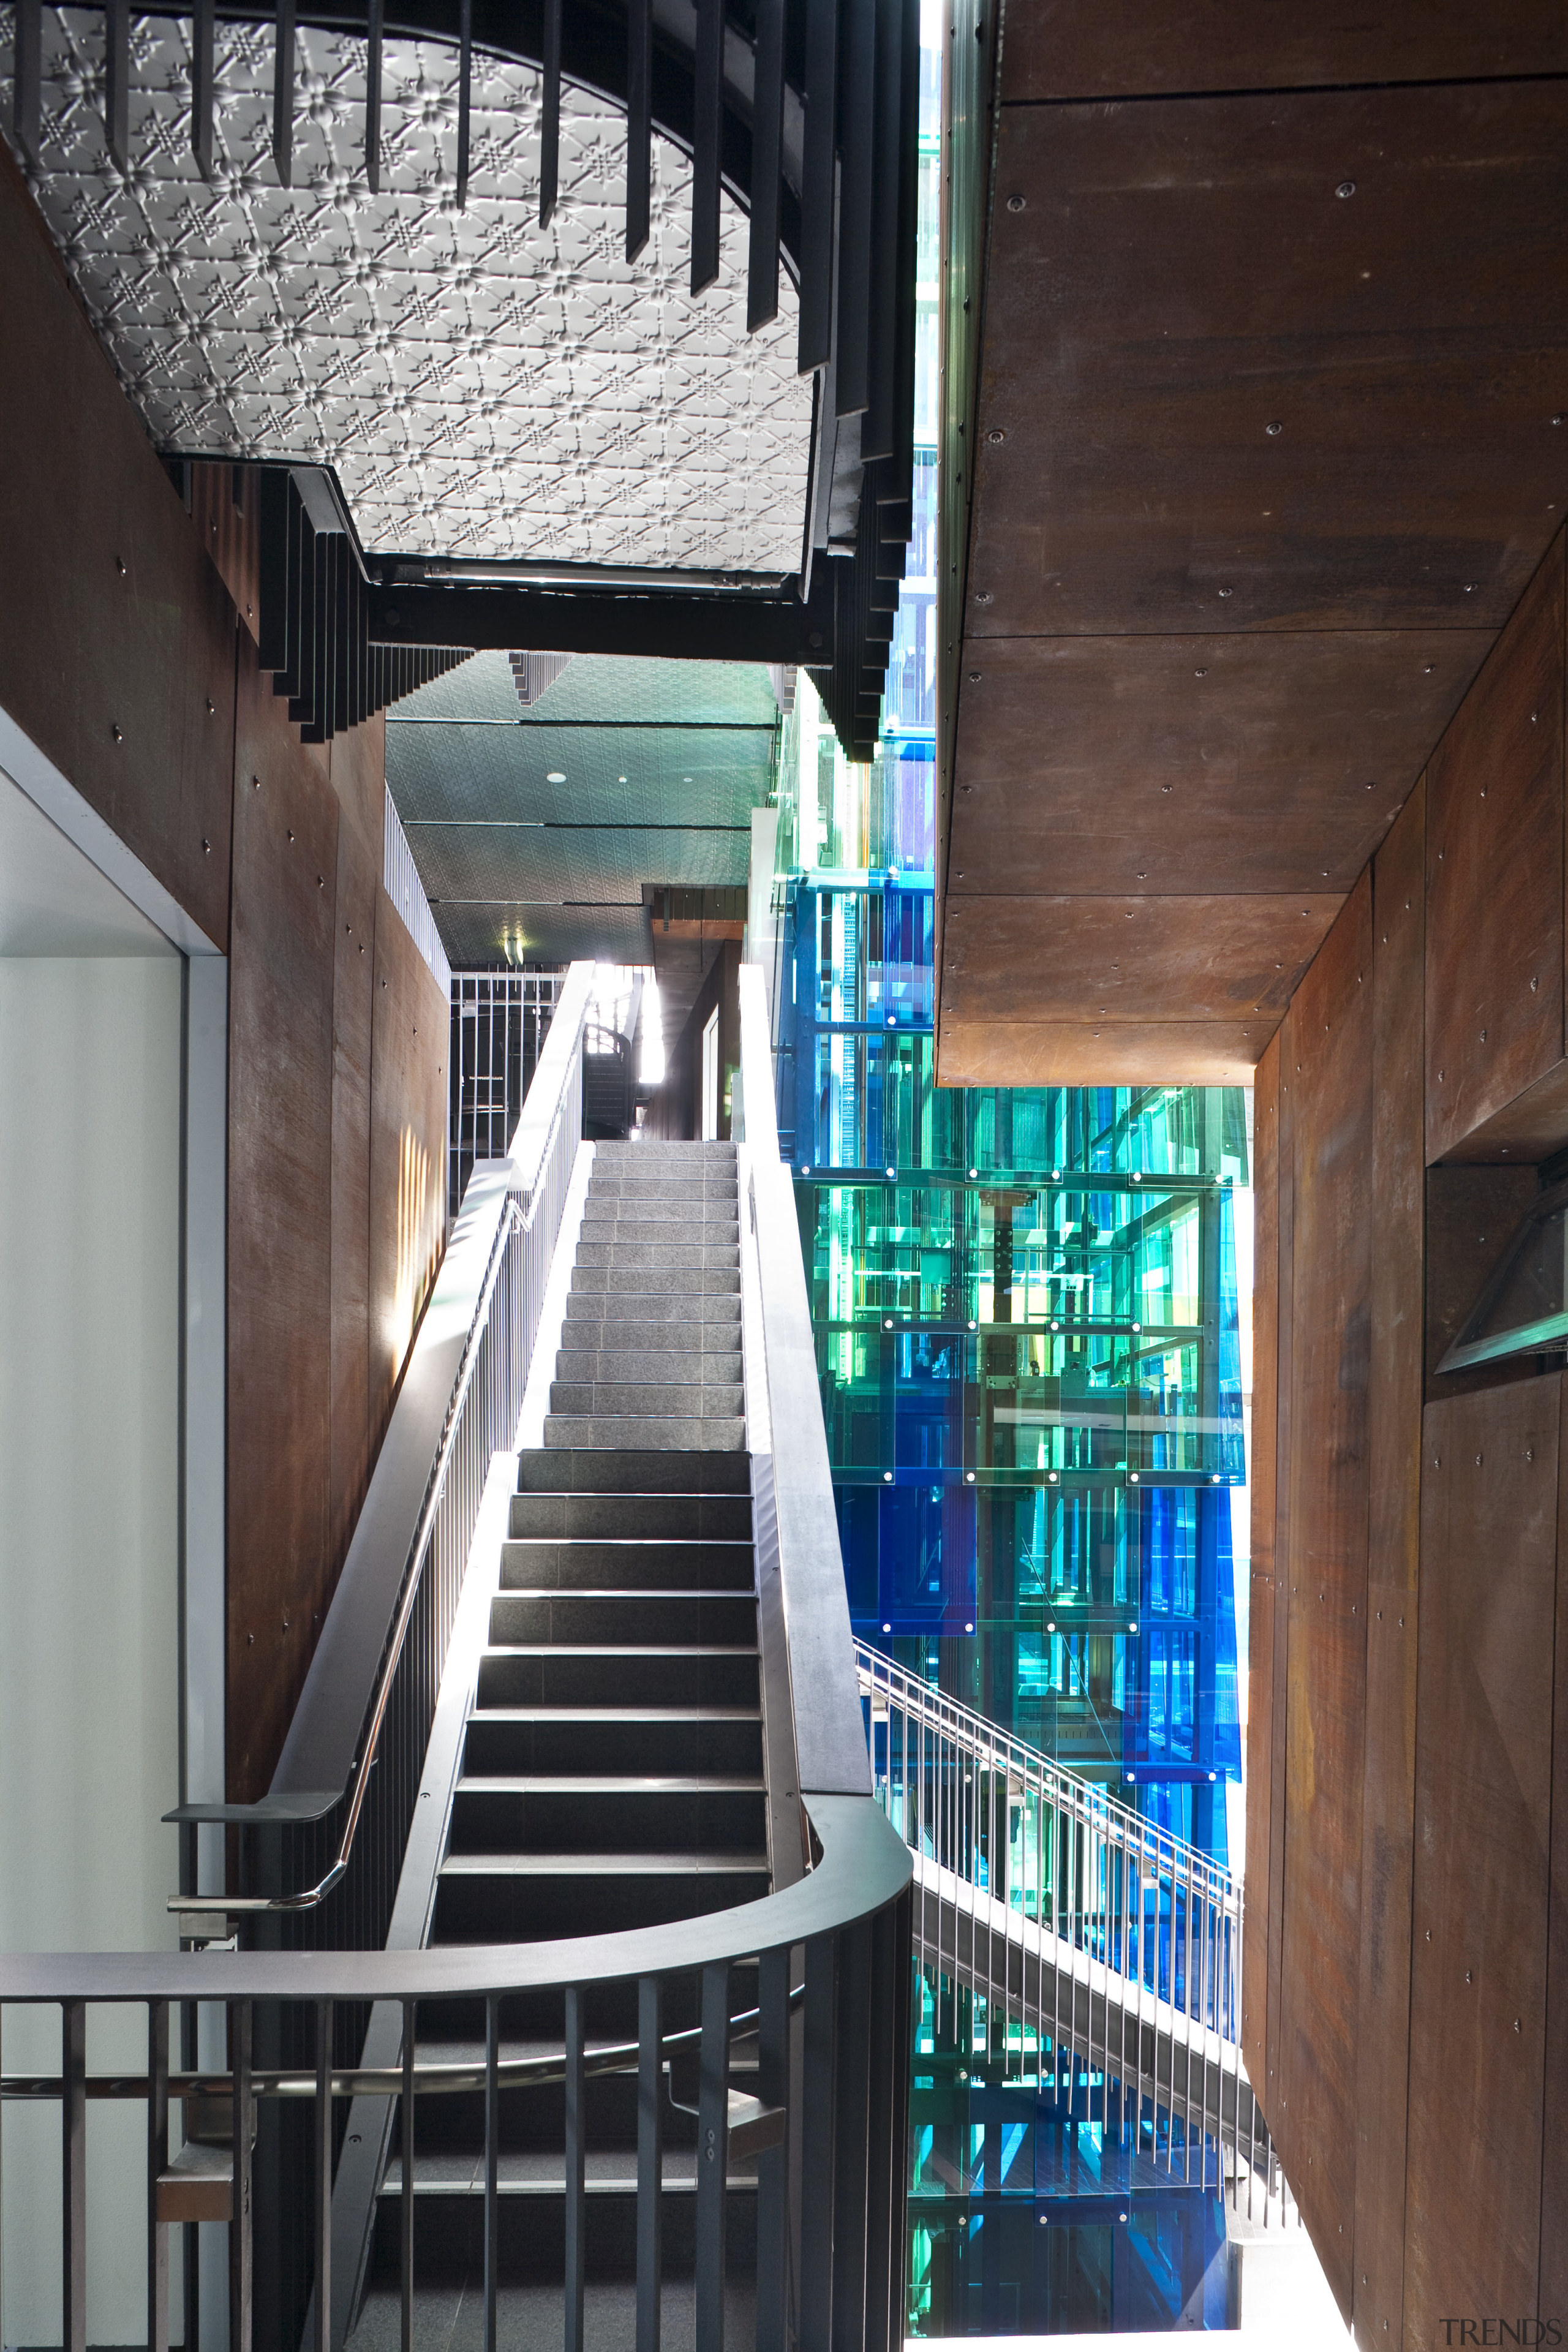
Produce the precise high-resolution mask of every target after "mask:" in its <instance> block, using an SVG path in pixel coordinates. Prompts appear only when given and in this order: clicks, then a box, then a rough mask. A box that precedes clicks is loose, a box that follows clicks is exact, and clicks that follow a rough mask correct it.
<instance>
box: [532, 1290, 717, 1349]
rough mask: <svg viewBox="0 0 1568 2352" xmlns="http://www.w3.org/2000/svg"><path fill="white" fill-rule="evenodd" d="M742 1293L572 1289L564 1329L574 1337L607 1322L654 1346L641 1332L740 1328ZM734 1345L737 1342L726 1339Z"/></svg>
mask: <svg viewBox="0 0 1568 2352" xmlns="http://www.w3.org/2000/svg"><path fill="white" fill-rule="evenodd" d="M740 1321H741V1294H740V1292H739V1291H738V1290H712V1291H705V1292H703V1293H702V1294H701V1296H700V1297H696V1298H691V1297H683V1296H682V1295H681V1293H680V1292H679V1291H678V1290H671V1291H646V1292H641V1293H638V1292H637V1291H635V1290H631V1289H627V1290H623V1291H621V1292H620V1293H619V1294H617V1295H616V1297H614V1298H612V1297H611V1295H610V1294H609V1293H608V1292H607V1291H601V1290H572V1291H568V1293H567V1295H566V1329H567V1331H568V1332H570V1333H571V1334H573V1336H574V1337H575V1335H576V1333H577V1331H578V1329H579V1328H581V1327H587V1328H595V1327H597V1326H598V1325H601V1324H605V1325H608V1326H609V1328H611V1329H612V1330H615V1331H616V1332H630V1333H632V1334H634V1335H636V1336H637V1339H638V1341H639V1344H641V1345H643V1346H657V1345H658V1342H657V1341H655V1340H644V1339H642V1338H641V1334H642V1332H643V1331H645V1330H647V1331H665V1330H668V1329H669V1328H670V1327H671V1326H672V1325H673V1326H674V1327H675V1328H677V1329H678V1330H681V1331H693V1330H698V1329H700V1328H704V1327H709V1328H721V1329H722V1328H728V1329H729V1330H730V1331H731V1332H734V1331H735V1330H737V1329H738V1328H740ZM728 1344H729V1345H730V1346H731V1347H734V1346H735V1345H736V1344H737V1342H736V1341H735V1340H734V1339H730V1340H729V1342H728Z"/></svg>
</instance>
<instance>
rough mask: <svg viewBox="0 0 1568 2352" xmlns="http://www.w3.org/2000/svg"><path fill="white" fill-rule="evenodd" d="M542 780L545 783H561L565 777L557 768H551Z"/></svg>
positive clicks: (564, 780)
mask: <svg viewBox="0 0 1568 2352" xmlns="http://www.w3.org/2000/svg"><path fill="white" fill-rule="evenodd" d="M544 781H545V782H546V783H547V784H563V783H564V782H566V779H565V777H564V776H563V774H562V772H561V771H560V769H559V768H552V769H551V771H550V773H549V774H548V775H547V776H546V777H545V779H544Z"/></svg>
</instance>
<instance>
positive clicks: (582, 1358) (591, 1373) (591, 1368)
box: [555, 1347, 742, 1385]
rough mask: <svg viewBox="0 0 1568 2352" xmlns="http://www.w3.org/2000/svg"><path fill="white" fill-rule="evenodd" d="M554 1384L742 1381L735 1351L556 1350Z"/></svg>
mask: <svg viewBox="0 0 1568 2352" xmlns="http://www.w3.org/2000/svg"><path fill="white" fill-rule="evenodd" d="M555 1377H556V1379H557V1380H558V1381H674V1382H675V1383H677V1384H678V1385H679V1384H680V1383H682V1382H684V1381H708V1380H729V1381H740V1380H741V1378H742V1360H741V1350H740V1349H739V1348H732V1347H722V1348H559V1349H557V1350H556V1354H555Z"/></svg>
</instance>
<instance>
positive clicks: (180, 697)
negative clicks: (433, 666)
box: [0, 142, 237, 949]
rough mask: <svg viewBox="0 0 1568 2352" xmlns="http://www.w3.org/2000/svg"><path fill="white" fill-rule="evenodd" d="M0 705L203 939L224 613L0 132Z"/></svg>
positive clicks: (225, 821) (214, 919)
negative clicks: (0, 558) (0, 560)
mask: <svg viewBox="0 0 1568 2352" xmlns="http://www.w3.org/2000/svg"><path fill="white" fill-rule="evenodd" d="M0 321H4V325H3V328H0V450H3V451H4V453H5V457H4V462H3V463H0V549H3V550H4V555H5V561H4V562H3V563H0V705H3V706H4V708H5V709H6V710H7V711H8V712H9V713H10V715H11V717H12V718H13V719H15V720H16V724H17V725H18V726H19V727H20V728H22V729H23V730H24V731H25V732H26V734H27V735H28V736H29V737H30V738H31V739H32V740H33V742H34V743H36V744H37V747H38V749H39V750H40V751H42V752H44V754H45V755H46V756H47V758H48V759H49V760H51V761H53V762H54V764H55V766H56V767H57V768H58V770H59V771H60V772H61V774H62V775H63V776H64V777H65V778H66V779H67V781H68V782H69V783H71V784H73V785H74V786H75V788H76V790H77V791H78V792H79V793H80V794H81V795H82V797H83V799H84V800H86V801H88V802H89V803H90V804H91V806H92V807H93V808H94V809H96V810H97V812H98V813H99V814H100V816H101V817H103V818H104V819H105V820H106V822H107V823H108V824H110V825H111V826H112V828H113V830H114V831H115V833H117V834H118V835H119V836H120V838H121V841H123V842H124V843H125V844H126V845H127V847H128V848H130V849H132V850H133V851H134V852H135V854H136V855H137V856H138V857H140V858H141V859H142V863H143V865H145V866H147V867H148V868H149V869H150V870H151V872H152V873H153V875H155V876H156V877H157V879H158V880H159V881H160V882H161V883H162V884H163V887H164V888H165V889H166V890H168V891H169V892H170V893H171V894H172V896H173V897H174V898H176V899H177V900H178V901H179V904H180V905H181V906H182V907H183V908H184V910H185V912H186V913H187V914H188V915H189V916H190V917H191V919H193V921H195V923H196V924H197V925H198V927H199V928H200V929H201V930H202V931H203V932H205V935H206V937H207V938H208V939H209V940H211V941H212V943H213V945H214V946H215V947H216V948H219V949H223V948H226V946H227V943H228V830H229V807H230V796H231V792H232V786H233V774H234V767H233V761H234V719H235V713H234V694H235V646H236V635H237V625H236V619H235V614H234V608H233V606H232V605H231V604H230V602H229V599H228V596H227V594H226V592H225V589H224V586H223V583H222V582H221V580H220V579H219V578H218V576H217V574H216V572H215V571H214V570H213V567H212V565H211V564H210V563H209V562H207V560H206V557H205V554H204V553H203V551H202V548H201V545H200V542H199V541H198V539H197V536H196V533H195V531H194V530H193V529H192V527H191V521H190V518H189V516H188V515H187V514H186V513H185V511H184V507H183V506H182V504H181V502H180V499H179V496H178V494H177V492H176V491H175V489H174V486H173V484H172V483H171V482H170V480H169V478H168V476H167V475H166V474H165V472H164V470H163V467H162V465H161V464H160V463H159V460H158V457H157V456H156V453H155V452H154V450H153V447H152V445H151V443H150V442H149V441H148V439H147V436H146V434H145V432H144V430H143V429H142V424H141V422H140V420H139V418H138V417H137V416H136V415H135V413H134V411H133V410H132V406H131V404H130V402H129V401H128V400H127V399H126V397H125V395H124V394H123V393H122V392H121V389H120V385H119V383H117V381H116V379H115V375H114V372H113V370H112V368H111V367H110V363H109V361H108V359H107V358H106V357H105V355H104V353H103V352H102V350H101V348H100V344H99V341H98V338H97V336H96V335H95V334H94V333H93V331H92V328H91V326H90V325H89V322H88V319H87V314H86V312H85V311H84V310H83V309H82V307H81V303H80V301H79V299H78V297H77V296H76V294H75V293H74V292H73V291H72V289H71V288H70V287H69V286H68V283H67V281H66V278H65V273H64V269H63V268H62V265H61V263H60V259H59V256H58V253H57V251H56V250H55V247H54V246H53V245H52V243H51V242H50V240H49V236H48V233H47V230H46V229H45V227H44V226H43V223H42V221H41V220H40V219H39V217H38V215H37V210H36V208H35V207H34V205H33V202H32V199H31V198H30V196H29V195H28V194H27V192H26V187H25V186H24V185H23V183H22V180H21V177H20V174H19V173H18V172H17V170H16V163H14V161H13V159H12V157H11V154H10V151H9V149H8V148H6V147H5V145H4V143H3V142H0Z"/></svg>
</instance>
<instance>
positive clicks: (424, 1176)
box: [369, 890, 449, 1431]
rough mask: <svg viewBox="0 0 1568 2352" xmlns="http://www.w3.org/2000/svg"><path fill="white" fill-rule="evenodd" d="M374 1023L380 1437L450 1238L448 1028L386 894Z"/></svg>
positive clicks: (374, 1272)
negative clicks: (445, 1236)
mask: <svg viewBox="0 0 1568 2352" xmlns="http://www.w3.org/2000/svg"><path fill="white" fill-rule="evenodd" d="M371 1017H372V1023H373V1049H372V1063H371V1103H370V1262H371V1286H370V1366H369V1381H370V1414H371V1425H372V1427H373V1429H375V1430H378V1431H379V1430H380V1429H382V1428H384V1426H385V1423H386V1417H387V1414H388V1413H389V1412H391V1410H392V1400H393V1396H394V1393H395V1388H396V1383H397V1379H398V1375H399V1373H400V1372H401V1371H402V1369H403V1364H404V1360H405V1357H406V1355H407V1352H408V1343H409V1341H410V1339H412V1338H413V1336H414V1332H415V1329H416V1327H417V1323H418V1318H419V1316H420V1313H421V1311H422V1309H423V1307H424V1305H425V1301H426V1297H428V1295H429V1289H430V1284H431V1281H432V1279H433V1277H434V1275H435V1272H436V1266H437V1260H438V1258H439V1255H440V1249H441V1242H442V1237H443V1234H444V1233H445V1231H446V1217H447V1094H446V1084H447V1082H446V1078H445V1076H444V1075H443V1073H444V1071H445V1067H446V1060H447V1027H448V1021H449V1012H448V1007H447V1002H446V999H445V998H444V997H443V995H442V993H441V991H440V990H439V988H438V987H437V984H436V982H435V980H434V978H433V977H432V975H431V971H430V967H429V965H428V964H427V963H426V961H425V959H424V957H423V956H422V955H421V954H420V952H419V950H418V949H417V948H416V946H415V944H414V941H413V940H411V939H410V937H409V935H408V933H407V931H406V930H405V928H404V924H403V918H402V917H401V916H400V915H399V913H398V912H397V909H396V908H395V906H394V905H393V903H392V901H391V899H390V898H388V897H387V895H386V893H385V891H384V890H383V891H381V892H380V894H379V896H378V898H377V901H376V918H375V992H374V1003H373V1006H372V1016H371ZM432 1041H435V1042H434V1045H433V1043H432Z"/></svg>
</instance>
